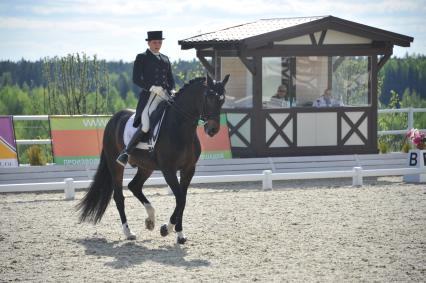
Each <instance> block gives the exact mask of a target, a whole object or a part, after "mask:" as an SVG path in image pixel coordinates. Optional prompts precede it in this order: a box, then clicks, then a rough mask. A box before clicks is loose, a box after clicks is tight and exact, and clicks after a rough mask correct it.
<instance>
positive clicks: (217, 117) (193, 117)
mask: <svg viewBox="0 0 426 283" xmlns="http://www.w3.org/2000/svg"><path fill="white" fill-rule="evenodd" d="M203 95H204V97H203V106H202V110H201V114H200V115H199V116H196V115H193V114H191V113H188V112H187V111H185V110H183V109H182V108H181V107H180V106H179V105H177V104H176V103H175V101H174V100H173V99H169V100H166V101H167V103H168V104H169V105H170V107H173V108H174V109H175V110H177V112H179V113H180V114H181V115H182V116H183V117H184V118H186V119H188V120H191V121H194V123H195V124H198V122H199V121H202V124H201V125H205V124H206V123H207V121H208V120H212V119H214V120H217V121H218V120H220V110H219V111H217V112H212V113H207V109H206V108H207V106H206V97H207V96H208V95H215V96H218V97H219V99H220V100H223V99H225V94H219V93H217V92H215V91H214V90H213V89H211V88H207V90H206V91H205V92H204V94H203Z"/></svg>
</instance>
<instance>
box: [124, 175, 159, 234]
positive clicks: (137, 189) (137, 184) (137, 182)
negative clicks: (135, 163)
mask: <svg viewBox="0 0 426 283" xmlns="http://www.w3.org/2000/svg"><path fill="white" fill-rule="evenodd" d="M151 174H152V170H150V169H145V168H141V167H139V168H138V172H137V173H136V175H135V177H133V179H132V181H130V183H129V185H128V188H129V190H130V191H131V192H132V193H133V195H134V196H135V197H136V198H137V199H138V200H139V201H140V202H141V203H142V204H143V206H144V207H145V209H146V212H147V214H148V218H146V219H145V227H146V229H148V230H151V231H152V230H154V227H155V209H154V207H153V206H152V205H151V203H150V202H149V201H148V199H147V198H146V197H145V195H144V194H143V192H142V186H143V184H144V183H145V181H146V180H147V179H148V178H149V176H151Z"/></svg>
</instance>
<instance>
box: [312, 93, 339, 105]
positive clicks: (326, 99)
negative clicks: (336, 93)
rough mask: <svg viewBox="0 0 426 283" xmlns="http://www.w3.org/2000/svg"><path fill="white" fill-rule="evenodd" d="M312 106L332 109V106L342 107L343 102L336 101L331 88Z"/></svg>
mask: <svg viewBox="0 0 426 283" xmlns="http://www.w3.org/2000/svg"><path fill="white" fill-rule="evenodd" d="M312 106H315V107H331V106H341V102H340V101H338V100H336V99H334V98H333V96H332V95H331V88H327V89H326V90H324V93H323V94H322V95H321V96H320V97H318V99H317V100H315V101H314V103H313V104H312Z"/></svg>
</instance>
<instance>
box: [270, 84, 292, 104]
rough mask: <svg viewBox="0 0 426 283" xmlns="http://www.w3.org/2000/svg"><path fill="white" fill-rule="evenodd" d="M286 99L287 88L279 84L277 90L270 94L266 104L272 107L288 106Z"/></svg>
mask: <svg viewBox="0 0 426 283" xmlns="http://www.w3.org/2000/svg"><path fill="white" fill-rule="evenodd" d="M287 100H288V96H287V88H286V87H285V86H284V85H280V86H279V87H278V89H277V92H276V93H275V94H274V95H273V96H271V99H270V101H269V102H268V106H269V107H272V108H276V107H288V102H287Z"/></svg>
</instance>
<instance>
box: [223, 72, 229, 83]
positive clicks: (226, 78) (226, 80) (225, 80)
mask: <svg viewBox="0 0 426 283" xmlns="http://www.w3.org/2000/svg"><path fill="white" fill-rule="evenodd" d="M229 76H230V75H229V74H227V75H226V76H225V78H224V79H223V81H222V85H223V86H225V85H226V83H227V82H228V80H229Z"/></svg>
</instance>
